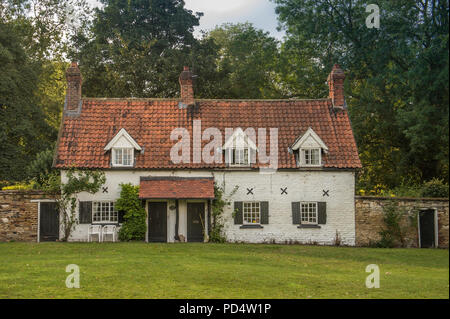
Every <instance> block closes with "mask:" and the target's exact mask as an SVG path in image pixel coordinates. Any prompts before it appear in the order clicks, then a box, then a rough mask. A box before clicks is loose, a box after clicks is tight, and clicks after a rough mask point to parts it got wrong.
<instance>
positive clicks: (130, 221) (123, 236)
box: [115, 184, 147, 241]
mask: <svg viewBox="0 0 450 319" xmlns="http://www.w3.org/2000/svg"><path fill="white" fill-rule="evenodd" d="M120 186H121V188H122V189H121V191H120V198H119V199H118V200H117V202H116V206H115V207H116V209H117V210H118V211H121V212H124V216H123V219H124V222H123V224H122V227H121V228H120V231H119V239H120V240H121V241H130V240H144V239H145V232H146V224H145V218H146V215H147V213H146V211H145V209H144V208H143V207H142V205H141V201H140V199H139V186H133V185H131V184H120Z"/></svg>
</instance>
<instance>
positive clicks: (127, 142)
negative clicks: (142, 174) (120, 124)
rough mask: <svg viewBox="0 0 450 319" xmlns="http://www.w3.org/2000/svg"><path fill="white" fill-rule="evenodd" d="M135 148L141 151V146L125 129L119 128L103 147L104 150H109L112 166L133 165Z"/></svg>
mask: <svg viewBox="0 0 450 319" xmlns="http://www.w3.org/2000/svg"><path fill="white" fill-rule="evenodd" d="M135 150H136V151H142V148H141V147H140V146H139V144H138V143H136V141H135V140H134V139H133V138H132V137H131V135H130V134H128V132H127V131H126V130H125V129H121V130H120V131H119V132H118V133H117V134H116V136H114V138H113V139H112V140H111V141H110V142H109V143H108V145H106V147H105V151H111V166H112V167H133V166H134V163H135V157H134V154H135V152H134V151H135Z"/></svg>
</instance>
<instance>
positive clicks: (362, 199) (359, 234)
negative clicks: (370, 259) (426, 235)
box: [355, 196, 449, 248]
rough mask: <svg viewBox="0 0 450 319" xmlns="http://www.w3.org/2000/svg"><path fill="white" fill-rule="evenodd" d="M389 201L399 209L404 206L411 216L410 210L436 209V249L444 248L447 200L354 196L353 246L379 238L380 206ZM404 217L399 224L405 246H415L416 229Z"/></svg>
mask: <svg viewBox="0 0 450 319" xmlns="http://www.w3.org/2000/svg"><path fill="white" fill-rule="evenodd" d="M389 200H394V201H396V202H398V204H399V207H405V208H406V210H407V211H408V212H409V214H408V215H409V216H411V215H412V214H413V213H412V212H413V210H414V209H437V213H438V240H439V247H440V248H448V237H449V228H448V227H449V226H448V210H449V208H448V207H449V200H448V198H442V199H439V198H390V197H371V196H356V200H355V205H356V210H355V212H356V216H355V221H356V245H357V246H368V245H369V244H370V243H371V242H376V241H378V240H379V239H380V234H379V232H380V231H381V230H382V228H383V227H384V223H383V205H385V204H386V203H387V202H388V201H389ZM409 216H405V218H404V219H403V221H402V224H403V226H405V228H406V229H407V233H406V242H407V245H408V247H418V245H419V241H418V233H417V228H416V227H414V226H412V225H411V219H410V217H409Z"/></svg>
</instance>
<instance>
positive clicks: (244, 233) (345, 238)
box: [216, 171, 355, 246]
mask: <svg viewBox="0 0 450 319" xmlns="http://www.w3.org/2000/svg"><path fill="white" fill-rule="evenodd" d="M354 179H355V177H354V173H353V172H320V171H316V172H300V171H297V172H277V173H276V174H272V175H264V174H258V173H255V172H227V173H224V174H216V180H217V181H219V183H222V182H225V192H226V194H229V193H230V192H231V191H232V190H233V188H234V187H235V185H239V190H238V191H237V192H236V194H235V195H234V197H233V198H232V201H268V202H269V224H268V225H263V227H264V228H262V229H241V228H240V225H234V220H233V217H232V213H233V205H231V207H228V208H227V209H226V211H225V213H224V217H225V218H224V221H225V232H226V236H227V239H228V240H229V241H243V242H251V243H261V242H272V241H275V242H277V243H284V242H286V241H298V242H300V243H318V244H325V245H330V244H333V243H334V240H335V238H336V231H338V233H339V236H340V237H341V240H342V244H345V245H352V246H353V245H355V202H354ZM285 187H287V193H288V194H287V195H281V188H285ZM247 188H253V189H254V190H253V194H254V195H247ZM323 190H329V195H330V196H329V197H327V196H323ZM296 201H318V202H321V201H323V202H326V203H327V223H326V225H321V228H320V229H305V228H297V225H293V224H292V207H291V202H296Z"/></svg>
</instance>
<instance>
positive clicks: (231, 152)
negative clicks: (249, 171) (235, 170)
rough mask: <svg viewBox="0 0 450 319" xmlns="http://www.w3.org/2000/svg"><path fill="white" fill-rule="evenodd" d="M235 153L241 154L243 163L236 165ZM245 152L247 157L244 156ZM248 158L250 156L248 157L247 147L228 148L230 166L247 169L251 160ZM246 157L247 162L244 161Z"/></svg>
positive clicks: (248, 150)
mask: <svg viewBox="0 0 450 319" xmlns="http://www.w3.org/2000/svg"><path fill="white" fill-rule="evenodd" d="M237 151H239V152H243V156H242V160H243V162H239V163H236V153H237ZM245 151H247V156H245ZM250 156H251V155H250V148H249V147H243V148H240V147H239V148H238V147H235V148H230V149H229V157H230V158H229V163H230V166H238V167H248V166H250V160H251V159H250ZM246 157H247V161H245V158H246ZM240 159H241V158H240Z"/></svg>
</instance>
